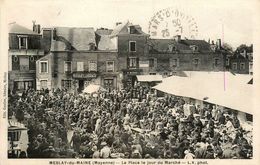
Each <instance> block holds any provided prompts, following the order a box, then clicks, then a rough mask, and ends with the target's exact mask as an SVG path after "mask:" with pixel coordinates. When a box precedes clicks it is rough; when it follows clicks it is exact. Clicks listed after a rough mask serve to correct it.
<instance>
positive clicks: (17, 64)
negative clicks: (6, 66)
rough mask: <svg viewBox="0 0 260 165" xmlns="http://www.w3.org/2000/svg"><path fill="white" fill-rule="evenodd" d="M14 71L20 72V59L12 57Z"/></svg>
mask: <svg viewBox="0 0 260 165" xmlns="http://www.w3.org/2000/svg"><path fill="white" fill-rule="evenodd" d="M12 70H20V62H19V57H17V56H12Z"/></svg>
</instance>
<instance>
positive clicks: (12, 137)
mask: <svg viewBox="0 0 260 165" xmlns="http://www.w3.org/2000/svg"><path fill="white" fill-rule="evenodd" d="M20 137H21V131H12V132H9V131H8V139H10V141H19V139H20Z"/></svg>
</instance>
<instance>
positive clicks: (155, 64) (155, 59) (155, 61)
mask: <svg viewBox="0 0 260 165" xmlns="http://www.w3.org/2000/svg"><path fill="white" fill-rule="evenodd" d="M154 68H157V58H154Z"/></svg>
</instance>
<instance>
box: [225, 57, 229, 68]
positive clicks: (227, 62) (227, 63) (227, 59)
mask: <svg viewBox="0 0 260 165" xmlns="http://www.w3.org/2000/svg"><path fill="white" fill-rule="evenodd" d="M226 66H229V58H226Z"/></svg>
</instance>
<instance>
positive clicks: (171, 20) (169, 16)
mask: <svg viewBox="0 0 260 165" xmlns="http://www.w3.org/2000/svg"><path fill="white" fill-rule="evenodd" d="M148 33H149V34H150V35H151V37H152V38H156V37H160V38H165V39H167V38H168V39H169V38H172V37H173V36H176V35H181V36H183V37H186V38H188V39H195V38H196V37H197V36H198V24H197V22H196V20H195V18H194V17H192V16H190V15H188V14H185V13H184V12H183V11H181V10H179V9H174V8H171V7H170V8H165V9H162V10H160V11H158V12H156V13H155V14H154V15H153V17H152V18H151V20H150V21H149V26H148Z"/></svg>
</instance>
